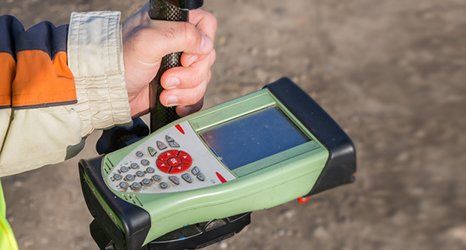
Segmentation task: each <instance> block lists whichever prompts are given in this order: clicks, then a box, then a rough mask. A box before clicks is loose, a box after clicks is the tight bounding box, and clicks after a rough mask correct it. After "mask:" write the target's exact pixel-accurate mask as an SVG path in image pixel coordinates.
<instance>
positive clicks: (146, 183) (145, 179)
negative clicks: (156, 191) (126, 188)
mask: <svg viewBox="0 0 466 250" xmlns="http://www.w3.org/2000/svg"><path fill="white" fill-rule="evenodd" d="M141 183H142V184H143V185H144V186H150V184H152V181H151V180H150V179H147V178H144V179H142V181H141Z"/></svg>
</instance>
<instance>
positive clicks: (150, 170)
mask: <svg viewBox="0 0 466 250" xmlns="http://www.w3.org/2000/svg"><path fill="white" fill-rule="evenodd" d="M146 173H148V174H153V173H155V168H153V167H148V168H146Z"/></svg>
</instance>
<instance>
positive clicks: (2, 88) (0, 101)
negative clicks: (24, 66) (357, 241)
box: [0, 52, 16, 107]
mask: <svg viewBox="0 0 466 250" xmlns="http://www.w3.org/2000/svg"><path fill="white" fill-rule="evenodd" d="M15 66H16V62H15V59H14V58H13V57H12V56H11V55H10V54H9V53H6V52H0V107H3V106H11V82H12V81H13V77H14V75H15Z"/></svg>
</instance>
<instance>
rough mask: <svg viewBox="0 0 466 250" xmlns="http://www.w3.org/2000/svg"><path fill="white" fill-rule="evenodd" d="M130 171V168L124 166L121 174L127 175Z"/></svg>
mask: <svg viewBox="0 0 466 250" xmlns="http://www.w3.org/2000/svg"><path fill="white" fill-rule="evenodd" d="M128 171H129V168H128V167H127V166H123V167H121V168H120V172H122V173H126V172H128Z"/></svg>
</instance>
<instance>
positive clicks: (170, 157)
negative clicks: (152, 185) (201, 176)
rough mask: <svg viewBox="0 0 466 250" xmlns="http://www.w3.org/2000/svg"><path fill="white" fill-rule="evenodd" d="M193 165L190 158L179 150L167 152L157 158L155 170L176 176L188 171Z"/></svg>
mask: <svg viewBox="0 0 466 250" xmlns="http://www.w3.org/2000/svg"><path fill="white" fill-rule="evenodd" d="M192 163H193V159H192V158H191V156H190V155H189V154H188V153H186V152H184V151H181V150H168V151H165V152H163V153H162V154H160V155H159V156H158V157H157V161H156V164H157V168H159V169H160V171H162V172H164V173H168V174H178V173H182V172H185V171H186V170H188V169H189V168H190V167H191V165H192Z"/></svg>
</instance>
